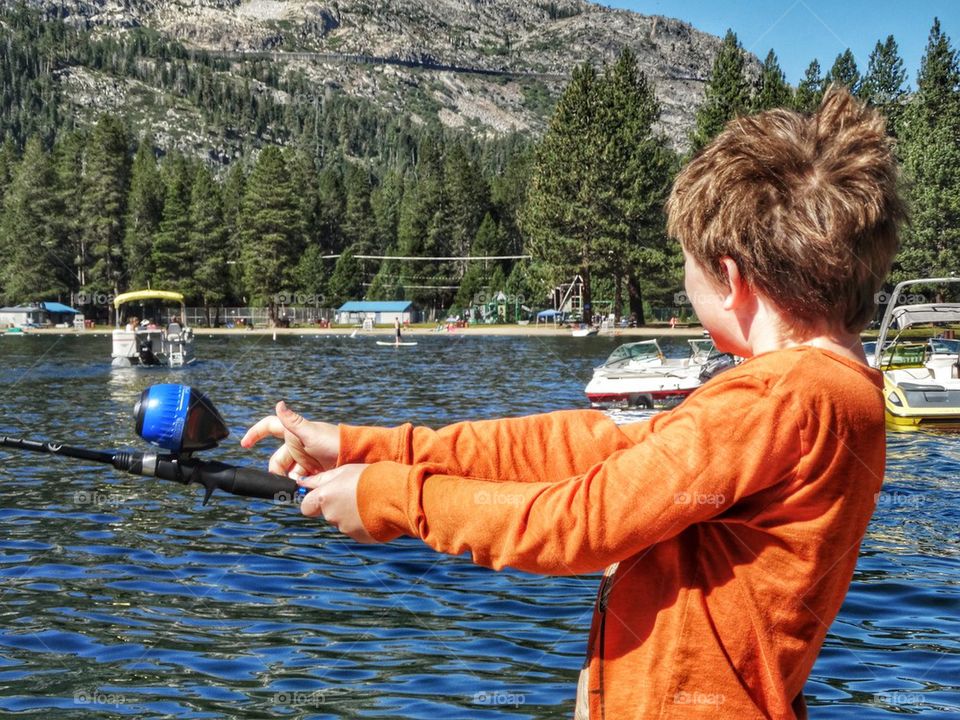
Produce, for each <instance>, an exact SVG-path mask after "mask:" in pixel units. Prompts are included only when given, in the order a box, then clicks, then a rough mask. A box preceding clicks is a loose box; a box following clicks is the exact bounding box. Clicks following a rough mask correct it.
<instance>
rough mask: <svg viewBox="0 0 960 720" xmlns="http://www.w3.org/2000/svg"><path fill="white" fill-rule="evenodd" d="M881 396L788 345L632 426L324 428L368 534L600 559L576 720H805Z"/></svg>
mask: <svg viewBox="0 0 960 720" xmlns="http://www.w3.org/2000/svg"><path fill="white" fill-rule="evenodd" d="M881 387H882V381H881V378H880V375H879V373H877V372H876V371H874V370H870V369H869V368H867V367H865V366H863V365H860V364H858V363H855V362H852V361H849V360H846V359H844V358H842V357H839V356H836V355H834V354H831V353H828V352H825V351H822V350H817V349H813V348H808V347H797V348H791V349H789V350H781V351H777V352H771V353H767V354H763V355H760V356H757V357H755V358H753V359H751V360H748V361H747V362H745V363H743V364H742V365H740V366H739V367H737V368H734V369H732V370H729V371H727V372H726V373H724V374H722V375H720V376H719V377H717V378H715V379H714V380H712V381H710V382H709V383H707V384H706V385H704V386H703V387H701V388H700V389H699V390H697V391H696V392H695V393H693V394H692V395H691V396H690V397H689V398H688V399H687V400H686V401H684V403H683V404H682V405H680V406H679V407H678V408H676V409H674V410H672V411H670V412H666V413H661V414H659V415H657V416H655V417H654V418H652V419H651V420H650V421H649V422H646V423H637V424H632V425H624V426H617V425H616V424H614V423H613V422H612V421H611V420H610V419H609V418H607V417H606V416H604V415H603V414H602V413H599V412H595V411H566V412H555V413H549V414H544V415H534V416H530V417H523V418H515V419H507V420H491V421H482V422H471V423H459V424H456V425H451V426H449V427H446V428H443V429H441V430H436V431H434V430H430V429H427V428H414V427H412V426H410V425H404V426H401V427H398V428H392V429H385V428H360V427H350V426H341V430H340V437H341V455H340V458H339V462H340V463H341V464H343V463H347V462H367V463H373V464H372V465H371V466H370V467H369V468H367V469H366V470H365V471H364V472H363V474H362V476H361V479H360V483H359V486H358V490H357V493H358V505H359V510H360V516H361V519H362V521H363V524H364V526H365V527H366V529H367V530H368V532H370V533H371V535H373V536H374V537H375V538H376V539H378V540H381V541H388V540H391V539H393V538H396V537H398V536H401V535H409V536H412V537H417V538H421V539H422V540H423V541H424V542H426V543H427V544H428V545H430V546H431V547H433V548H435V549H436V550H439V551H441V552H447V553H454V554H459V553H461V552H464V551H469V552H470V553H471V555H472V557H473V560H474V561H475V562H477V563H479V564H482V565H487V566H490V567H493V568H502V567H505V566H511V567H514V568H519V569H521V570H526V571H530V572H537V573H548V574H569V573H584V572H590V571H596V570H600V569H603V568H607V572H606V574H605V576H604V580H603V582H602V584H601V589H600V592H599V593H598V600H597V607H596V610H595V613H594V620H593V624H592V628H591V632H590V639H589V643H588V657H587V662H586V664H585V672H584V673H583V674H582V675H581V683H580V688H579V691H578V708H585V707H586V706H588V707H589V717H590V718H592V719H593V720H597V719H599V718H605V719H609V720H623V719H625V718H688V717H699V716H707V715H709V716H710V717H712V718H713V720H721V719H723V718H731V719H734V718H735V719H736V720H743V719H744V718H757V717H768V718H794V717H800V718H802V717H805V715H806V710H805V706H804V701H803V694H802V692H803V686H804V683H805V681H806V679H807V677H808V675H809V673H810V670H811V668H812V667H813V663H814V660H815V659H816V657H817V653H818V652H819V649H820V646H821V644H822V643H823V639H824V637H825V635H826V632H827V628H828V626H829V625H830V623H831V622H832V620H833V619H834V617H835V616H836V614H837V612H838V610H839V609H840V605H841V603H842V601H843V598H844V595H845V594H846V591H847V587H848V586H849V583H850V579H851V577H852V575H853V569H854V565H855V563H856V560H857V551H858V548H859V545H860V540H861V538H862V537H863V534H864V532H865V530H866V527H867V523H868V521H869V519H870V515H871V514H872V512H873V509H874V506H875V502H876V494H877V492H878V491H879V489H880V485H881V481H882V476H883V468H884V460H885V436H884V418H883V403H882V399H881V395H880V388H881ZM584 714H585V710H583V709H578V717H583V716H584Z"/></svg>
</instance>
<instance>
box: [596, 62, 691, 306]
mask: <svg viewBox="0 0 960 720" xmlns="http://www.w3.org/2000/svg"><path fill="white" fill-rule="evenodd" d="M602 87H603V88H604V89H605V92H604V95H605V99H604V105H605V107H606V108H607V113H608V118H609V119H608V121H607V122H605V123H604V127H609V128H610V131H609V136H608V138H607V140H606V149H605V153H604V158H605V160H606V164H605V167H604V174H603V177H604V182H603V186H604V189H605V192H606V193H609V195H608V202H607V204H606V205H607V207H606V212H605V213H604V215H603V220H602V222H603V228H604V234H603V236H602V238H601V243H600V244H599V245H598V255H599V257H600V258H602V259H603V260H602V262H601V263H600V266H601V267H602V269H603V270H604V272H605V277H606V278H608V279H609V280H610V284H611V286H612V288H613V292H614V297H613V298H612V300H613V310H614V314H615V315H616V318H617V319H618V320H619V318H620V315H621V313H622V311H623V298H622V293H621V290H622V287H623V280H624V279H627V280H630V279H633V282H632V283H630V284H629V287H630V289H631V292H630V301H631V302H630V309H631V311H632V312H633V313H634V314H635V315H636V317H637V320H638V322H640V323H642V322H643V302H642V296H641V291H642V288H643V285H644V284H647V286H648V288H649V289H651V290H652V289H654V288H655V287H656V286H657V285H659V286H661V287H665V288H670V289H672V288H673V287H675V285H676V283H677V282H678V278H671V279H670V280H671V281H672V282H668V281H667V278H666V277H664V276H663V273H662V272H661V266H662V265H663V264H664V263H669V260H670V259H671V258H673V257H675V256H677V255H678V254H679V253H678V252H677V247H676V244H675V243H673V242H670V241H668V239H667V236H666V227H665V218H664V214H663V204H664V202H665V201H666V198H667V194H668V192H669V188H670V182H671V180H672V177H673V174H674V171H675V156H674V154H673V153H672V152H671V151H670V150H669V149H668V148H667V143H666V140H665V139H664V138H663V137H660V136H657V135H655V134H654V133H653V124H654V122H655V121H656V120H657V119H658V118H659V116H660V106H659V103H658V102H657V100H656V97H655V96H654V93H653V88H652V87H651V85H650V84H649V82H648V81H647V79H646V77H645V76H644V75H643V74H642V73H641V72H639V70H638V69H637V64H636V58H635V57H634V56H633V54H632V53H630V52H624V53H623V54H621V56H620V58H619V60H618V62H617V63H616V64H615V65H614V66H613V67H612V68H611V69H610V70H609V71H608V72H606V73H604V77H603V83H602ZM640 278H643V279H644V282H643V283H641V282H640V280H639V279H640ZM650 281H653V282H650ZM658 281H659V282H658ZM651 285H652V286H653V287H650V286H651Z"/></svg>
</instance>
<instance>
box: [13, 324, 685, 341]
mask: <svg viewBox="0 0 960 720" xmlns="http://www.w3.org/2000/svg"><path fill="white" fill-rule="evenodd" d="M355 329H356V328H354V327H331V328H254V329H242V328H194V330H193V334H194V336H195V337H213V336H217V335H230V336H237V337H246V336H249V337H254V336H260V335H271V336H272V335H274V334H276V335H277V336H280V335H287V336H297V337H304V336H311V335H332V336H343V337H349V336H350V335H351V334H353V332H354V330H355ZM112 331H113V328H110V327H106V326H103V327H95V328H88V329H84V330H76V329H73V328H29V329H25V330H24V331H23V334H24V335H77V336H84V335H89V336H91V337H96V336H105V335H110V334H111V333H112ZM0 334H3V332H2V331H0ZM403 334H404V336H405V337H406V336H431V335H433V336H437V337H453V336H456V335H472V336H477V337H485V336H486V337H496V336H501V337H569V338H573V334H572V330H571V329H570V328H555V327H553V326H549V327H536V326H530V325H482V326H472V327H465V328H455V329H454V330H449V331H448V330H440V331H437V330H434V329H433V328H422V327H413V328H409V329H406V330H404V331H403ZM393 335H394V329H393V328H392V327H382V328H374V329H373V330H367V331H362V330H361V331H358V332H357V337H374V336H377V337H393ZM591 337H600V338H620V337H624V338H629V337H638V338H658V337H675V338H698V337H703V328H702V327H700V326H699V325H696V326H690V327H682V328H679V327H678V328H672V329H671V328H669V327H639V328H620V329H617V330H610V331H602V332H600V333H599V334H597V335H594V336H591ZM573 339H577V340H583V339H584V338H573Z"/></svg>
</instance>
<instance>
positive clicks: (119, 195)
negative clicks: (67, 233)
mask: <svg viewBox="0 0 960 720" xmlns="http://www.w3.org/2000/svg"><path fill="white" fill-rule="evenodd" d="M84 169H85V174H84V195H83V207H82V214H83V218H84V228H83V232H82V235H81V247H80V258H81V263H82V266H81V274H82V275H83V276H84V277H85V280H86V282H85V285H84V288H83V289H84V290H86V291H87V295H88V297H96V298H100V297H104V298H105V297H108V296H109V295H111V294H116V293H117V292H119V285H120V282H121V280H122V279H123V277H124V276H125V269H126V260H125V258H124V257H123V235H124V232H123V219H124V216H125V215H126V202H127V195H128V193H129V183H130V140H129V138H128V137H127V132H126V130H125V129H124V127H123V125H122V124H121V123H120V121H119V120H118V119H117V118H115V117H113V116H111V115H104V116H102V117H101V118H100V120H99V121H98V122H97V124H96V126H94V128H93V132H92V133H91V135H90V142H89V144H88V146H87V153H86V157H85V164H84ZM98 305H99V304H98ZM107 315H108V320H112V315H113V304H112V303H108V306H107Z"/></svg>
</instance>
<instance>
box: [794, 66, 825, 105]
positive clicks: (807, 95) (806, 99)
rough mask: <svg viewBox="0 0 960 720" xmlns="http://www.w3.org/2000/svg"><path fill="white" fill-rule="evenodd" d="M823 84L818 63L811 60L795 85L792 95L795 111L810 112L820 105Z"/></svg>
mask: <svg viewBox="0 0 960 720" xmlns="http://www.w3.org/2000/svg"><path fill="white" fill-rule="evenodd" d="M823 93H824V84H823V78H822V77H820V63H819V62H817V61H816V60H811V61H810V64H809V65H808V66H807V70H806V72H805V73H804V74H803V80H801V81H800V83H799V84H798V85H797V92H796V93H794V95H793V109H794V110H796V111H797V112H802V113H812V112H814V111H816V109H817V108H818V107H820V101H821V100H823Z"/></svg>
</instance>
